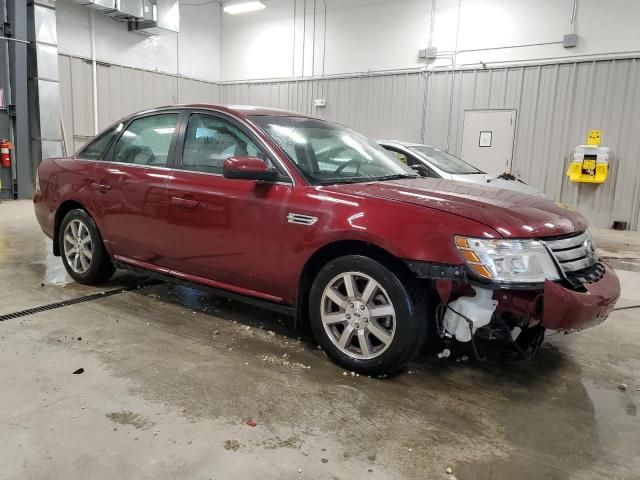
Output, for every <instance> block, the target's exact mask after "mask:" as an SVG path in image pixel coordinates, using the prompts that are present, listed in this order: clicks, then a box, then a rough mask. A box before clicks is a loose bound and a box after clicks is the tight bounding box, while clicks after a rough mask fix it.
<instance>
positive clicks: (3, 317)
mask: <svg viewBox="0 0 640 480" xmlns="http://www.w3.org/2000/svg"><path fill="white" fill-rule="evenodd" d="M148 286H150V284H149V283H147V284H144V285H135V286H132V287H125V288H116V289H114V290H107V291H106V292H100V293H94V294H92V295H86V296H84V297H78V298H72V299H70V300H63V301H62V302H56V303H50V304H48V305H41V306H39V307H33V308H27V309H26V310H20V311H19V312H13V313H5V314H4V315H0V322H4V321H5V320H12V319H14V318H20V317H27V316H29V315H33V314H34V313H40V312H47V311H49V310H55V309H56V308H62V307H68V306H70V305H76V304H78V303H84V302H90V301H92V300H99V299H101V298H106V297H112V296H113V295H118V294H120V293H125V292H130V291H132V290H139V289H141V288H144V287H148Z"/></svg>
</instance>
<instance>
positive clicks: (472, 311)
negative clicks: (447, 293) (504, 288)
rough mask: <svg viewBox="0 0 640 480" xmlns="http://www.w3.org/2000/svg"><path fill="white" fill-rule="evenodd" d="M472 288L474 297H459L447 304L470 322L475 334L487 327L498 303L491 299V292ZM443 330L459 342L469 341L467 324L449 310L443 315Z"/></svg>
mask: <svg viewBox="0 0 640 480" xmlns="http://www.w3.org/2000/svg"><path fill="white" fill-rule="evenodd" d="M472 288H473V289H474V290H475V292H476V296H475V297H460V298H458V299H457V300H454V301H453V302H451V303H449V307H451V308H452V309H453V310H455V311H456V312H458V313H461V314H462V315H464V316H465V317H467V318H468V319H469V320H471V322H472V324H473V325H472V329H473V333H475V332H476V330H478V329H479V328H481V327H484V326H485V325H489V322H490V321H491V316H492V315H493V312H494V311H495V309H496V306H497V305H498V301H497V300H493V299H492V298H491V297H492V296H493V290H488V289H486V288H480V287H475V286H473V287H472ZM444 328H445V330H446V331H447V332H449V333H450V334H451V335H453V336H454V337H455V338H456V340H458V341H459V342H468V341H470V340H471V331H470V330H469V322H467V321H466V320H465V319H464V318H462V317H461V316H460V315H458V314H457V313H454V312H452V311H451V309H449V308H447V312H446V313H445V314H444Z"/></svg>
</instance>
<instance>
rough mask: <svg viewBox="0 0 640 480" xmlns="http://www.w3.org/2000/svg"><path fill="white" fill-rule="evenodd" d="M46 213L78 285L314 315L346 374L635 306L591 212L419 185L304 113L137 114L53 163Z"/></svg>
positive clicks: (436, 183) (468, 188) (180, 110)
mask: <svg viewBox="0 0 640 480" xmlns="http://www.w3.org/2000/svg"><path fill="white" fill-rule="evenodd" d="M36 182H37V186H36V188H37V192H36V194H35V197H34V203H35V211H36V215H37V218H38V221H39V223H40V225H41V227H42V229H43V231H44V233H45V234H46V235H47V236H49V237H50V238H52V239H53V251H54V253H55V254H56V255H60V256H62V261H63V262H64V265H65V267H66V269H67V271H68V272H69V274H70V275H71V276H72V277H73V278H74V279H75V280H76V281H78V282H81V283H86V284H96V283H99V282H103V281H105V280H106V279H108V278H109V277H110V276H111V275H112V274H113V272H114V269H115V268H116V267H123V268H134V269H142V270H145V271H148V272H153V273H155V274H156V275H160V276H163V277H166V278H170V279H172V281H180V282H189V283H191V284H198V285H201V286H206V287H209V288H213V289H216V290H217V291H220V292H224V293H225V294H226V295H229V296H232V297H234V298H243V299H248V300H250V301H252V302H254V303H256V302H258V303H260V304H261V305H264V306H266V307H269V308H273V309H276V310H279V311H286V312H289V313H293V314H296V315H297V316H298V318H299V319H300V320H302V321H308V322H309V323H310V325H311V327H312V330H313V332H314V334H315V336H316V339H317V341H318V342H319V343H320V344H321V345H322V347H323V348H324V349H325V350H326V351H327V353H328V354H329V355H330V356H331V357H332V358H333V359H334V360H335V361H336V362H337V363H338V364H340V365H342V366H343V367H344V368H347V369H349V370H352V371H357V372H360V373H365V374H383V373H390V372H393V371H395V370H398V369H399V368H401V367H402V366H403V365H404V364H406V362H407V361H408V360H409V359H410V358H411V356H412V355H413V354H414V353H415V352H416V351H417V350H418V349H419V348H420V346H421V345H422V344H423V343H424V342H425V340H427V339H428V338H430V339H434V340H439V344H440V345H441V347H442V355H443V356H446V355H447V354H448V352H449V350H448V349H447V347H448V344H449V343H451V342H454V341H458V342H472V343H473V345H474V346H475V342H476V340H477V339H479V338H483V339H492V340H496V341H499V342H503V343H504V344H505V345H507V346H509V347H510V348H511V349H514V350H515V351H516V352H520V353H522V354H523V355H526V354H528V353H529V352H531V351H532V350H534V349H535V347H536V346H538V345H539V344H540V343H541V341H542V339H543V338H544V332H545V330H546V329H551V330H556V331H564V332H570V331H574V330H580V329H583V328H586V327H589V326H592V325H596V324H598V323H600V322H602V321H603V320H604V319H605V318H606V317H607V315H608V314H609V312H610V311H611V309H612V308H613V305H614V304H615V302H616V300H617V298H618V296H619V290H620V288H619V283H618V279H617V277H616V275H615V273H614V272H613V270H612V269H611V268H610V267H609V266H608V265H607V263H606V262H604V261H602V260H599V258H598V256H597V253H596V250H595V247H594V244H593V242H592V240H591V237H590V236H589V233H588V231H587V223H586V221H585V219H584V218H583V217H582V216H581V215H580V214H578V213H576V212H574V211H571V210H569V209H567V208H563V207H561V206H558V205H557V204H555V203H553V202H551V201H549V200H546V199H544V198H540V197H534V196H529V195H526V194H522V193H517V192H514V191H509V190H502V189H499V188H494V187H491V186H474V185H470V184H469V183H460V182H454V181H449V180H442V179H430V178H418V177H417V176H416V175H415V173H414V172H413V171H412V170H410V169H409V168H408V167H406V166H404V165H402V164H401V163H399V162H397V161H395V160H394V159H392V158H390V157H389V156H388V155H387V154H386V153H385V152H384V150H382V149H381V148H380V147H379V146H377V145H376V144H375V143H374V142H372V141H370V140H368V139H366V138H365V137H363V136H362V135H359V134H358V133H356V132H354V131H352V130H350V129H348V128H345V127H343V126H341V125H337V124H334V123H330V122H326V121H323V120H319V119H315V118H310V117H307V116H304V115H299V114H296V113H291V112H285V111H280V110H268V109H262V108H253V107H221V106H213V105H183V106H175V107H166V108H159V109H156V110H151V111H146V112H142V113H138V114H135V115H132V116H130V117H128V118H126V119H124V120H122V121H120V122H118V123H116V124H114V125H112V126H111V127H109V128H107V129H106V130H105V131H103V132H102V133H101V134H100V135H98V136H97V137H96V138H95V139H94V140H93V141H91V142H89V144H88V145H86V146H85V147H84V148H82V149H81V150H80V151H79V152H77V153H76V154H74V155H72V156H71V157H68V158H54V159H49V160H46V161H44V162H43V163H42V164H41V165H40V168H39V169H38V179H37V180H36Z"/></svg>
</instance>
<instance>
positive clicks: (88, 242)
mask: <svg viewBox="0 0 640 480" xmlns="http://www.w3.org/2000/svg"><path fill="white" fill-rule="evenodd" d="M58 242H59V246H60V255H61V256H62V263H63V264H64V268H65V269H66V270H67V273H68V274H69V275H70V276H71V278H73V279H74V280H75V281H76V282H78V283H82V284H85V285H97V284H99V283H102V282H105V281H106V280H108V279H109V278H110V277H111V276H112V275H113V272H114V271H115V268H114V266H113V263H111V259H110V258H109V254H108V253H107V251H106V249H105V248H104V244H103V243H102V237H101V236H100V232H99V231H98V227H97V226H96V224H95V222H94V221H93V219H92V218H91V217H90V216H89V214H87V212H85V211H84V210H81V209H74V210H70V211H69V212H67V214H66V215H65V216H64V218H63V219H62V223H61V225H60V231H59V233H58Z"/></svg>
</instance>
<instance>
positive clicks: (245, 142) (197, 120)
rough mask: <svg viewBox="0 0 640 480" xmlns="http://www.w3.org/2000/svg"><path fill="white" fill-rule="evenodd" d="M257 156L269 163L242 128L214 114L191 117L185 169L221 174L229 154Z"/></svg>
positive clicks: (184, 154) (185, 148)
mask: <svg viewBox="0 0 640 480" xmlns="http://www.w3.org/2000/svg"><path fill="white" fill-rule="evenodd" d="M247 156H248V157H258V158H262V159H263V160H265V161H267V162H268V159H267V156H266V155H265V154H264V153H263V151H262V150H261V149H260V148H259V147H258V146H257V145H256V144H255V143H254V142H253V141H252V140H251V139H250V138H249V137H248V136H247V135H246V134H244V133H243V132H242V130H240V129H239V128H237V127H235V126H234V125H233V124H231V123H230V122H227V121H226V120H223V119H221V118H218V117H213V116H211V115H204V114H199V113H194V114H193V115H191V117H189V124H188V125H187V132H186V134H185V138H184V150H183V152H182V168H184V169H185V170H192V171H196V172H206V173H222V165H223V164H224V161H225V160H226V159H227V158H229V157H247Z"/></svg>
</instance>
